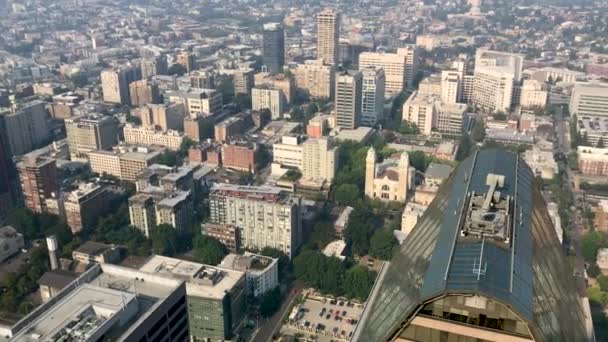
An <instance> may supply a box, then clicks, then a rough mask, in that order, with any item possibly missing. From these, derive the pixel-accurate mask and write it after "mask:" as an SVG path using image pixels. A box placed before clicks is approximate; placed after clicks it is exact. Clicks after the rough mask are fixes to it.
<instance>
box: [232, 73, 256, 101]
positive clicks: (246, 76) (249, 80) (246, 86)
mask: <svg viewBox="0 0 608 342" xmlns="http://www.w3.org/2000/svg"><path fill="white" fill-rule="evenodd" d="M254 74H255V70H253V69H250V68H247V69H238V70H235V71H234V74H233V75H232V82H233V83H234V94H246V95H251V88H253V85H254V83H253V81H254V80H253V75H254Z"/></svg>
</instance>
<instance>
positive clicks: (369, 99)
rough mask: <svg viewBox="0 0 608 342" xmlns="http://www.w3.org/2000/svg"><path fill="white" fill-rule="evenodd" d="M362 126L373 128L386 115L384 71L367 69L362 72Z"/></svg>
mask: <svg viewBox="0 0 608 342" xmlns="http://www.w3.org/2000/svg"><path fill="white" fill-rule="evenodd" d="M361 74H362V75H363V79H362V82H363V86H362V91H361V94H362V95H361V125H362V126H368V127H373V126H375V125H376V124H377V123H378V121H379V120H380V119H382V116H383V114H384V91H385V77H384V70H383V69H377V68H367V69H364V70H362V71H361Z"/></svg>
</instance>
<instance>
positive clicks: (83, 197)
mask: <svg viewBox="0 0 608 342" xmlns="http://www.w3.org/2000/svg"><path fill="white" fill-rule="evenodd" d="M112 198H113V196H112V194H111V192H110V191H109V190H108V188H107V187H106V186H105V185H100V184H95V183H80V184H79V185H78V188H77V189H75V190H73V191H70V192H68V193H65V194H63V198H62V200H63V208H64V210H65V219H66V223H67V225H68V226H69V227H70V229H71V230H72V233H73V234H76V233H78V232H80V231H82V230H83V229H86V228H91V227H94V225H96V224H97V220H98V219H99V218H100V217H101V216H103V215H105V214H107V213H108V211H109V209H110V208H111V206H110V202H111V200H112Z"/></svg>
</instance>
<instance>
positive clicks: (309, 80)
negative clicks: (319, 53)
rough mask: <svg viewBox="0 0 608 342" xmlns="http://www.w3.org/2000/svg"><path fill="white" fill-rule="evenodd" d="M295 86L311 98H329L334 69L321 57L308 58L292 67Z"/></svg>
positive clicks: (331, 92)
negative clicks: (315, 58)
mask: <svg viewBox="0 0 608 342" xmlns="http://www.w3.org/2000/svg"><path fill="white" fill-rule="evenodd" d="M294 75H295V83H296V87H297V88H299V89H302V90H304V91H306V92H307V93H308V95H309V96H310V97H311V98H313V99H317V98H318V99H329V98H331V97H332V96H333V92H334V82H335V69H334V66H333V65H326V64H324V63H323V60H322V59H317V60H308V61H305V62H304V63H303V64H298V66H297V67H296V68H295V69H294Z"/></svg>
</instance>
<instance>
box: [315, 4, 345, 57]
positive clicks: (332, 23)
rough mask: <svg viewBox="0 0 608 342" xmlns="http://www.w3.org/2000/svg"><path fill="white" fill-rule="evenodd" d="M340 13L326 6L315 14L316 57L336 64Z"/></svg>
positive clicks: (338, 48) (338, 49)
mask: <svg viewBox="0 0 608 342" xmlns="http://www.w3.org/2000/svg"><path fill="white" fill-rule="evenodd" d="M339 44H340V13H338V12H336V11H335V10H333V9H331V8H326V9H324V10H323V11H321V13H319V14H318V15H317V58H319V59H323V60H324V61H325V63H327V64H333V65H337V64H338V57H339V55H338V54H339V52H340V47H339Z"/></svg>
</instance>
